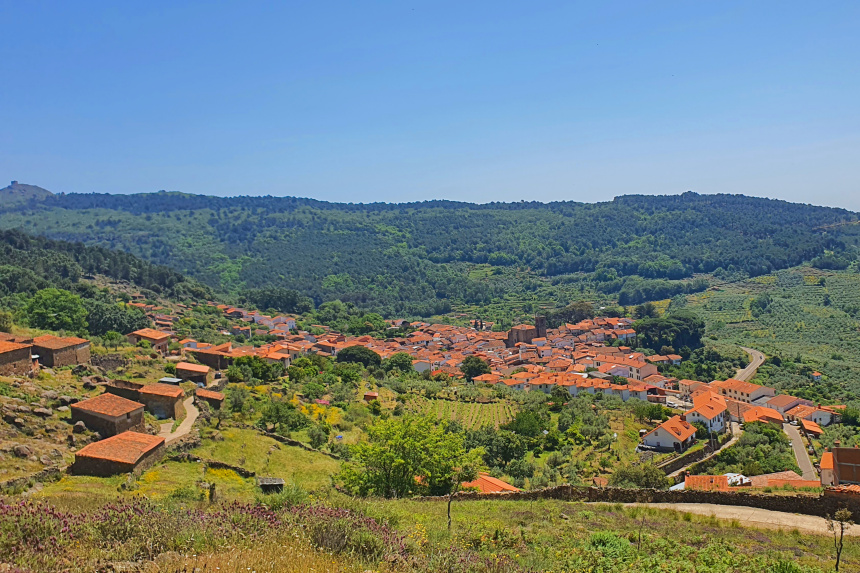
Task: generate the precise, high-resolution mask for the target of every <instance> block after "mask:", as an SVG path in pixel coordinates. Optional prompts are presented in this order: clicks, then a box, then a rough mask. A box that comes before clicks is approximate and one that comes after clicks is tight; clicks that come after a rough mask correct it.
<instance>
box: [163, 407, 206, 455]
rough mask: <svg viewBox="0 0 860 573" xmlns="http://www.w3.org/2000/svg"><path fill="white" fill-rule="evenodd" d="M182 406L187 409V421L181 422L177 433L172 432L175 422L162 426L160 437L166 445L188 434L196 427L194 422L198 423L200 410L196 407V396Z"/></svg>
mask: <svg viewBox="0 0 860 573" xmlns="http://www.w3.org/2000/svg"><path fill="white" fill-rule="evenodd" d="M182 405H183V406H184V407H185V419H184V420H182V422H180V424H179V427H178V428H176V431H175V432H173V431H171V430H173V424H174V422H165V423H163V424H161V431H160V432H159V433H158V435H159V436H161V437H162V438H164V443H165V445H167V444H170V443H173V442H175V441H176V440H178V439H179V438H181V437H183V436H185V435H186V434H188V432H190V431H191V428H192V427H193V426H194V422H196V421H197V416H199V415H200V410H198V409H197V407H196V406H195V405H194V396H189V397H188V398H186V399H185V401H184V402H183V403H182Z"/></svg>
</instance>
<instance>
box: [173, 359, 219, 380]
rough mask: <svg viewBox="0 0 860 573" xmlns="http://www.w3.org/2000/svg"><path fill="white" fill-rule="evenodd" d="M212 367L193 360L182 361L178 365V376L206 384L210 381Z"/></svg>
mask: <svg viewBox="0 0 860 573" xmlns="http://www.w3.org/2000/svg"><path fill="white" fill-rule="evenodd" d="M210 372H211V369H210V368H209V367H208V366H204V365H203V364H193V363H191V362H180V363H179V364H177V365H176V376H177V377H179V378H182V379H183V380H190V381H191V382H195V383H197V384H198V385H201V386H206V385H207V384H208V383H209V373H210Z"/></svg>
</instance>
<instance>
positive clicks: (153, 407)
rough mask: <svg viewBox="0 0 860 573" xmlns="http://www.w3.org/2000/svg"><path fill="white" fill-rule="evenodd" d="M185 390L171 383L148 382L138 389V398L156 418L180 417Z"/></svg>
mask: <svg viewBox="0 0 860 573" xmlns="http://www.w3.org/2000/svg"><path fill="white" fill-rule="evenodd" d="M184 397H185V392H183V391H182V388H179V387H178V386H171V385H170V384H161V383H158V382H156V383H155V384H147V385H145V386H142V387H141V388H140V390H139V391H138V399H139V400H140V401H141V402H143V404H144V405H145V406H146V410H147V412H149V413H151V414H152V415H153V416H155V417H156V418H178V417H179V416H180V414H181V413H182V398H184Z"/></svg>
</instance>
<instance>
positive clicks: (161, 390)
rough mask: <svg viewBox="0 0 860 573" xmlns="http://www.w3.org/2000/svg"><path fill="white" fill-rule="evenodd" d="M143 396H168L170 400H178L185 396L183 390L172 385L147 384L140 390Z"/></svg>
mask: <svg viewBox="0 0 860 573" xmlns="http://www.w3.org/2000/svg"><path fill="white" fill-rule="evenodd" d="M140 393H141V394H152V395H154V396H166V397H168V398H178V397H180V396H182V395H183V394H184V392H183V391H182V388H179V387H178V386H171V385H170V384H161V383H159V382H156V383H155V384H147V385H146V386H144V387H143V388H141V389H140Z"/></svg>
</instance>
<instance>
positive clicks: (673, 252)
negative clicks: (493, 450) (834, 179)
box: [0, 192, 857, 316]
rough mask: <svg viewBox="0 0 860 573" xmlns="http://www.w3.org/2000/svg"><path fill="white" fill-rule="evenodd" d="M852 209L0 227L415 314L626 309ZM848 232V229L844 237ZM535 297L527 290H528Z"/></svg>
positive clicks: (43, 210)
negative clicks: (497, 306)
mask: <svg viewBox="0 0 860 573" xmlns="http://www.w3.org/2000/svg"><path fill="white" fill-rule="evenodd" d="M856 219H857V216H856V214H855V213H852V212H849V211H846V210H843V209H832V208H825V207H814V206H810V205H799V204H792V203H787V202H784V201H775V200H768V199H757V198H750V197H744V196H736V195H698V194H695V193H685V194H683V195H678V196H663V197H651V196H624V197H618V198H616V199H615V200H613V201H610V202H604V203H596V204H583V203H573V202H558V203H549V204H543V203H536V202H530V203H526V202H521V203H491V204H486V205H474V204H468V203H458V202H450V201H429V202H422V203H408V204H334V203H326V202H321V201H315V200H311V199H298V198H292V197H284V198H276V197H235V198H219V197H206V196H195V195H186V194H181V193H166V192H160V193H153V194H141V195H104V194H102V195H100V194H88V195H81V194H67V195H54V196H51V197H48V198H47V199H45V200H44V201H35V200H34V201H31V202H29V203H27V204H25V205H9V206H6V207H5V208H2V209H0V227H3V228H21V229H23V230H26V231H28V232H31V233H35V234H40V235H47V236H49V237H53V238H61V239H67V240H74V241H82V242H85V243H87V244H96V245H100V246H104V247H110V248H116V249H122V250H125V251H128V252H131V253H134V254H135V255H138V256H140V257H143V258H145V259H147V260H150V261H152V262H154V263H159V264H165V265H170V266H171V267H173V268H176V269H178V270H180V271H182V272H185V273H188V274H189V275H191V276H194V277H196V278H198V279H200V280H201V281H203V282H205V283H207V284H209V285H212V286H216V287H219V288H222V289H224V290H227V291H239V290H242V289H244V288H248V287H258V286H265V285H279V286H285V287H288V288H292V289H296V290H297V291H298V292H300V293H301V294H303V295H308V296H311V297H312V298H313V299H314V301H315V303H316V304H319V303H321V302H323V301H326V300H334V299H340V300H344V301H348V302H354V303H356V304H358V305H359V306H363V307H365V308H373V309H375V310H379V311H382V312H384V313H387V314H411V315H420V316H429V315H432V314H439V313H444V312H448V311H449V310H450V309H451V304H452V303H455V304H457V303H459V304H464V305H476V306H483V305H488V304H491V303H493V302H494V301H497V300H499V299H501V298H503V297H505V296H516V297H517V298H518V299H520V300H527V299H529V298H533V299H551V300H553V301H555V303H556V304H566V303H568V302H570V301H571V300H573V299H575V298H577V296H576V295H577V293H584V292H585V293H592V294H594V295H595V296H598V297H601V296H602V297H606V298H607V299H615V300H618V301H619V302H620V303H621V304H637V303H640V302H643V301H645V300H652V299H661V298H668V297H671V296H674V295H677V294H682V293H690V292H696V291H701V290H704V289H705V288H707V286H708V284H709V283H708V282H707V279H706V278H703V277H702V276H701V275H703V274H708V275H711V276H715V277H717V278H718V279H735V278H744V277H749V276H759V275H762V274H766V273H769V272H772V271H773V270H778V269H784V268H788V267H791V266H795V265H798V264H800V263H802V262H804V261H810V260H812V259H816V257H830V258H829V259H827V260H835V261H836V264H842V263H841V262H842V261H844V262H845V264H846V265H847V262H848V260H850V259H853V258H855V254H854V252H853V251H852V247H851V243H852V240H853V235H846V232H853V231H854V228H855V226H853V225H845V226H843V225H840V223H843V222H847V221H854V220H856ZM846 230H847V231H846ZM539 291H540V292H539Z"/></svg>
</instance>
